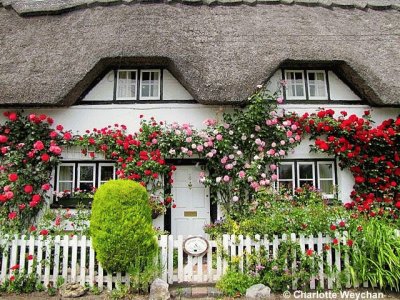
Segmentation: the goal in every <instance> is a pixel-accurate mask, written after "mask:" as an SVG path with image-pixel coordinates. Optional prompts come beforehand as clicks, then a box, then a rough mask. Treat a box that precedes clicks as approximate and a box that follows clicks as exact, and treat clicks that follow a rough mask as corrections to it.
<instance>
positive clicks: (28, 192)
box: [24, 184, 33, 194]
mask: <svg viewBox="0 0 400 300" xmlns="http://www.w3.org/2000/svg"><path fill="white" fill-rule="evenodd" d="M24 192H25V193H27V194H30V193H32V192H33V186H31V185H30V184H27V185H25V186H24Z"/></svg>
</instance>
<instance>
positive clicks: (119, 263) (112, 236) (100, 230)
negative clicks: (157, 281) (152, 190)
mask: <svg viewBox="0 0 400 300" xmlns="http://www.w3.org/2000/svg"><path fill="white" fill-rule="evenodd" d="M90 232H91V236H92V240H93V247H94V249H95V251H96V255H97V256H96V257H97V259H98V261H99V262H100V263H101V264H102V266H103V268H104V269H106V270H107V271H112V272H119V271H128V270H129V268H130V266H131V265H132V264H133V263H134V262H135V260H137V259H138V258H141V259H146V261H151V260H152V259H153V258H154V257H155V255H156V253H157V251H158V245H157V240H156V235H155V231H154V229H153V225H152V218H151V208H150V206H149V203H148V194H147V191H146V189H145V188H144V187H143V186H141V185H140V184H139V183H137V182H134V181H131V180H121V179H119V180H111V181H108V182H107V183H105V184H103V185H102V186H100V187H99V189H98V190H97V191H96V193H95V195H94V200H93V205H92V216H91V219H90Z"/></svg>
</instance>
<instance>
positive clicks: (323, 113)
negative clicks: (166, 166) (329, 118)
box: [317, 110, 326, 119]
mask: <svg viewBox="0 0 400 300" xmlns="http://www.w3.org/2000/svg"><path fill="white" fill-rule="evenodd" d="M325 115H326V112H325V111H324V110H321V111H319V112H318V113H317V116H318V118H321V119H322V118H323V117H325Z"/></svg>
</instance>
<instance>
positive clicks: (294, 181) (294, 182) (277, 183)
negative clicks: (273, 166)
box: [276, 161, 296, 193]
mask: <svg viewBox="0 0 400 300" xmlns="http://www.w3.org/2000/svg"><path fill="white" fill-rule="evenodd" d="M282 165H290V166H292V179H291V180H290V179H280V178H279V167H280V166H282ZM276 173H277V174H276V175H277V176H278V179H277V180H276V186H277V190H278V191H279V186H280V184H279V183H280V182H292V193H294V190H295V188H296V173H295V168H294V161H293V162H289V161H288V162H280V163H279V165H278V168H277V172H276Z"/></svg>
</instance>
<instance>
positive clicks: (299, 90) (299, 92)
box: [296, 85, 304, 97]
mask: <svg viewBox="0 0 400 300" xmlns="http://www.w3.org/2000/svg"><path fill="white" fill-rule="evenodd" d="M296 96H298V97H300V96H304V87H303V86H302V85H296Z"/></svg>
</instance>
